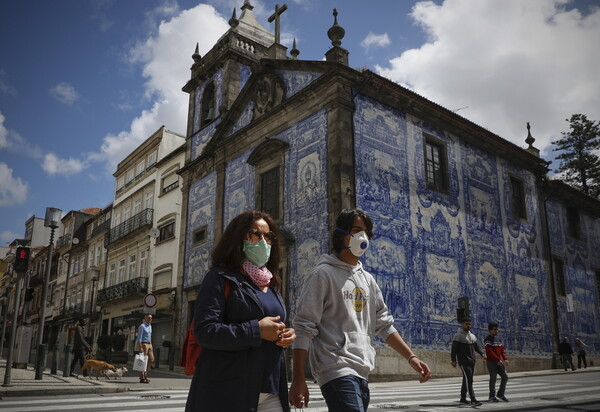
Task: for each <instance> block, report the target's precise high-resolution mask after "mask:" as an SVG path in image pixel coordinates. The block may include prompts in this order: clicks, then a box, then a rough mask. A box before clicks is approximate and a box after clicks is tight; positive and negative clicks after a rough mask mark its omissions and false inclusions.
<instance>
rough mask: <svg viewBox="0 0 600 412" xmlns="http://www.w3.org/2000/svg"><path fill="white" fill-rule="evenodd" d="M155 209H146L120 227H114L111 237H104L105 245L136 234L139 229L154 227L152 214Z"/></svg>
mask: <svg viewBox="0 0 600 412" xmlns="http://www.w3.org/2000/svg"><path fill="white" fill-rule="evenodd" d="M153 212H154V209H144V210H142V211H141V212H140V213H138V214H136V215H133V216H132V217H130V218H129V219H127V220H126V221H124V222H123V223H121V224H120V225H118V226H115V227H113V228H112V229H111V230H110V234H109V236H105V237H104V245H105V246H107V245H110V244H111V243H114V242H116V241H117V240H119V239H121V238H123V237H125V236H127V235H129V234H130V233H132V232H135V231H136V230H138V229H139V228H141V227H143V226H146V225H152V213H153Z"/></svg>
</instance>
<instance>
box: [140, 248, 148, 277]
mask: <svg viewBox="0 0 600 412" xmlns="http://www.w3.org/2000/svg"><path fill="white" fill-rule="evenodd" d="M147 276H148V252H147V251H146V250H142V251H141V252H140V277H141V278H145V277H147Z"/></svg>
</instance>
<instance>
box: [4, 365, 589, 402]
mask: <svg viewBox="0 0 600 412" xmlns="http://www.w3.org/2000/svg"><path fill="white" fill-rule="evenodd" d="M5 370H6V359H0V384H2V383H4V374H5ZM595 371H600V367H598V366H595V367H588V368H587V369H578V370H577V371H575V372H571V371H568V372H565V371H563V370H562V369H548V370H538V371H527V372H512V373H510V377H511V378H517V377H526V376H541V375H557V374H571V373H585V372H595ZM42 378H43V379H42V380H35V370H34V368H33V366H31V365H29V366H28V367H27V369H17V368H12V369H11V380H10V385H11V386H0V397H1V398H4V397H9V396H10V397H14V396H53V395H62V394H64V395H76V394H89V393H118V392H129V391H147V390H170V389H189V386H190V382H191V378H190V377H187V376H185V375H184V374H183V370H182V368H180V367H175V369H174V370H173V371H169V370H168V368H167V367H164V368H163V369H153V370H151V371H149V372H148V378H149V379H150V383H148V384H140V383H139V379H138V373H137V372H134V371H132V370H131V368H130V367H129V371H128V372H127V373H126V374H125V375H124V376H123V378H121V379H116V380H115V379H114V378H113V379H111V380H107V379H106V378H105V377H100V379H99V380H96V379H95V378H93V379H90V378H88V377H85V378H84V377H83V376H81V375H80V376H79V378H75V377H63V376H62V371H60V372H59V373H58V374H56V375H51V374H50V370H49V369H46V370H45V371H44V374H43V377H42ZM461 379H462V378H461V377H460V376H456V377H444V378H435V381H437V382H441V381H450V382H452V381H457V382H459V381H460V380H461ZM487 379H488V376H487V374H486V375H483V374H482V375H476V376H475V380H476V381H479V380H487ZM414 383H415V380H414V379H412V380H406V381H393V382H373V383H371V384H370V386H378V387H387V386H402V385H405V384H406V385H412V384H414Z"/></svg>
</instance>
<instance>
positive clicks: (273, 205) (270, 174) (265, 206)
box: [260, 167, 279, 219]
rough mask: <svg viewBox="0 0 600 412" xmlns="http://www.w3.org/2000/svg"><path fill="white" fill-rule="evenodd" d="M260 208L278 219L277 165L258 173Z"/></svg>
mask: <svg viewBox="0 0 600 412" xmlns="http://www.w3.org/2000/svg"><path fill="white" fill-rule="evenodd" d="M260 210H261V211H263V212H265V213H268V214H270V215H271V216H272V217H273V219H279V167H275V168H273V169H271V170H267V171H266V172H264V173H262V174H261V175H260Z"/></svg>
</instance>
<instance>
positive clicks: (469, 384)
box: [458, 363, 477, 402]
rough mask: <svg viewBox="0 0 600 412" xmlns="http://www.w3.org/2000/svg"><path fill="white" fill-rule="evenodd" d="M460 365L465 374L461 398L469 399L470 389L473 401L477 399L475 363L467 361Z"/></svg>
mask: <svg viewBox="0 0 600 412" xmlns="http://www.w3.org/2000/svg"><path fill="white" fill-rule="evenodd" d="M458 366H459V367H460V370H461V371H462V375H463V380H462V386H461V387H460V399H461V400H462V399H467V391H468V392H469V397H470V398H471V402H474V401H475V400H476V399H477V398H475V391H474V390H473V373H474V372H475V363H467V364H465V365H460V364H459V365H458Z"/></svg>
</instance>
